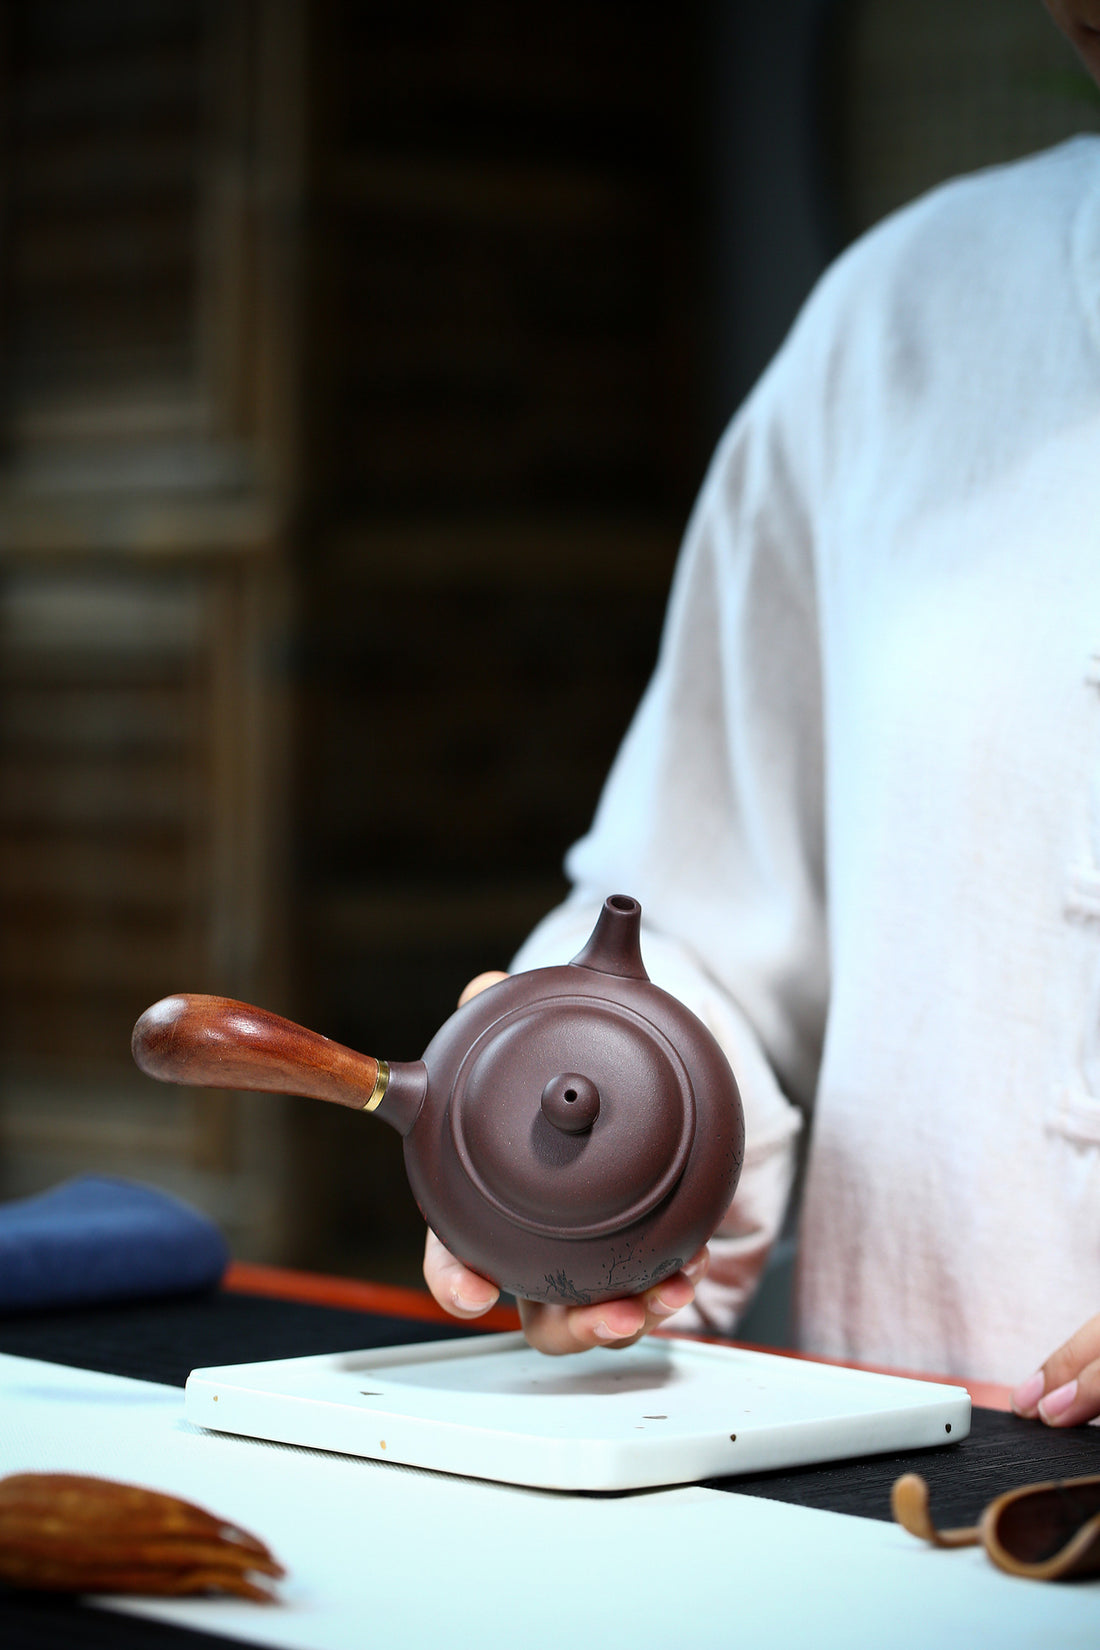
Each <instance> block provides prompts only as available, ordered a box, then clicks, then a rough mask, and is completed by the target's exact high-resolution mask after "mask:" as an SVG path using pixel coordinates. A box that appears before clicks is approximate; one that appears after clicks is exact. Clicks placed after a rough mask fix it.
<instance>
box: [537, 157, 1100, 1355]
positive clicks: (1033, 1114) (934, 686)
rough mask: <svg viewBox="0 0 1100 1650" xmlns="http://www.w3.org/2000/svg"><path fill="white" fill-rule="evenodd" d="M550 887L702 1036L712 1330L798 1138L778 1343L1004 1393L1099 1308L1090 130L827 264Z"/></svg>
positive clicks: (761, 400)
mask: <svg viewBox="0 0 1100 1650" xmlns="http://www.w3.org/2000/svg"><path fill="white" fill-rule="evenodd" d="M568 868H569V871H570V875H571V877H572V878H573V881H574V892H573V894H572V895H571V897H570V899H569V900H568V901H567V903H566V905H565V906H563V907H561V908H560V909H559V910H558V911H557V912H555V913H552V914H551V916H550V917H548V918H547V919H546V921H545V922H544V923H543V924H541V925H540V926H539V928H538V929H536V931H535V933H534V935H532V936H531V938H530V939H529V940H528V941H527V943H526V944H525V946H524V947H523V949H522V950H521V952H520V954H519V957H518V958H517V959H516V964H515V966H520V967H530V966H535V965H537V964H539V963H545V962H551V961H555V962H556V961H560V960H563V958H564V957H567V956H569V955H572V954H573V952H575V951H576V950H578V949H579V947H580V945H581V943H582V942H583V940H584V938H585V937H586V935H587V933H588V931H589V929H590V927H591V924H592V921H593V919H594V915H595V912H596V909H597V908H598V906H599V904H600V902H601V901H602V899H603V898H604V896H605V895H607V894H610V893H615V892H619V893H628V894H633V895H635V896H636V897H637V898H638V899H640V900H641V902H642V906H643V911H644V918H645V930H644V933H643V952H644V955H645V958H646V961H647V966H648V967H649V971H650V973H651V975H652V976H653V978H654V979H656V980H657V981H658V982H659V983H661V984H662V985H664V986H666V987H667V988H668V989H669V990H671V991H673V992H674V993H676V994H677V995H678V996H680V997H681V998H683V1000H685V1001H686V1002H687V1003H689V1004H690V1005H691V1006H692V1007H693V1008H694V1009H695V1010H696V1012H697V1013H699V1014H701V1016H702V1017H703V1019H704V1020H705V1021H707V1023H708V1024H709V1025H710V1026H711V1028H712V1029H713V1030H714V1031H715V1032H716V1034H717V1035H718V1037H719V1039H720V1041H721V1042H722V1043H723V1045H724V1046H725V1048H726V1050H727V1053H728V1054H729V1057H730V1060H731V1063H732V1064H733V1067H734V1070H735V1072H736V1073H737V1076H738V1079H739V1083H740V1086H741V1090H742V1095H743V1098H744V1102H745V1109H746V1119H747V1152H746V1159H745V1168H744V1173H743V1177H742V1182H741V1187H740V1189H739V1191H738V1194H737V1197H736V1198H735V1201H734V1204H733V1207H732V1209H731V1211H730V1214H729V1216H728V1217H727V1220H726V1221H725V1223H724V1225H723V1227H722V1228H721V1230H720V1232H719V1234H718V1236H717V1237H716V1240H715V1243H714V1245H713V1254H714V1261H713V1265H712V1273H711V1276H710V1278H709V1279H708V1280H707V1281H706V1282H705V1283H704V1284H703V1285H702V1286H701V1287H700V1289H699V1292H698V1298H697V1302H698V1303H697V1306H696V1307H693V1308H689V1309H688V1311H687V1312H686V1313H685V1314H682V1315H680V1316H679V1317H678V1318H676V1319H674V1320H673V1322H674V1323H683V1324H684V1325H685V1326H690V1325H695V1326H704V1325H709V1326H712V1327H720V1328H722V1329H725V1330H728V1329H730V1328H732V1327H733V1323H734V1321H735V1318H736V1314H737V1312H738V1310H739V1309H740V1307H741V1306H742V1305H743V1303H744V1301H745V1300H746V1298H747V1296H748V1294H749V1293H750V1292H751V1289H752V1287H753V1284H754V1280H755V1277H756V1275H757V1273H758V1272H759V1270H760V1267H761V1265H762V1263H763V1260H764V1258H765V1256H766V1252H767V1249H768V1246H769V1244H770V1243H771V1242H772V1240H773V1238H774V1236H775V1234H776V1231H777V1229H778V1227H779V1225H780V1222H781V1220H782V1216H783V1210H784V1206H785V1202H786V1199H787V1195H788V1191H789V1186H790V1182H791V1174H792V1167H793V1162H794V1156H795V1147H796V1136H797V1133H798V1129H799V1126H800V1119H801V1118H802V1117H806V1118H807V1119H810V1126H811V1135H810V1143H809V1163H808V1171H807V1179H806V1188H805V1197H804V1203H803V1209H802V1216H801V1226H800V1242H799V1277H798V1324H799V1333H800V1340H801V1344H802V1345H803V1346H805V1347H806V1348H808V1349H810V1350H813V1351H817V1352H820V1353H823V1354H832V1355H837V1356H842V1357H854V1358H861V1359H865V1360H870V1361H875V1362H883V1363H888V1364H893V1365H896V1366H903V1367H910V1368H925V1369H930V1370H934V1371H940V1372H943V1373H951V1374H958V1375H968V1376H973V1377H984V1378H987V1379H993V1380H1005V1381H1017V1380H1020V1379H1022V1378H1023V1377H1024V1376H1026V1375H1027V1374H1028V1373H1030V1371H1031V1370H1032V1369H1033V1368H1035V1367H1036V1366H1037V1365H1038V1364H1039V1362H1040V1361H1041V1360H1042V1359H1043V1358H1045V1357H1046V1356H1047V1355H1048V1354H1049V1353H1050V1352H1051V1351H1052V1350H1053V1349H1054V1348H1055V1347H1056V1346H1057V1345H1058V1344H1059V1343H1060V1342H1061V1341H1062V1340H1064V1339H1065V1337H1066V1336H1067V1335H1069V1334H1070V1333H1071V1331H1073V1330H1074V1329H1075V1328H1077V1327H1078V1326H1079V1325H1080V1324H1081V1323H1082V1322H1083V1321H1084V1320H1085V1319H1086V1318H1088V1317H1090V1316H1091V1315H1092V1314H1093V1313H1095V1312H1098V1311H1100V140H1097V139H1094V138H1079V139H1076V140H1074V141H1073V142H1071V143H1069V144H1065V145H1063V146H1061V147H1059V148H1057V149H1055V150H1052V151H1050V152H1048V153H1046V154H1043V155H1039V156H1037V157H1035V158H1033V159H1031V160H1028V161H1025V162H1022V163H1018V164H1015V165H1012V166H1008V167H1003V168H998V169H995V170H992V171H989V172H985V173H982V174H979V175H977V176H974V177H970V178H965V179H962V180H959V181H957V182H955V183H952V184H949V185H947V186H945V187H943V188H941V189H938V190H936V191H935V192H933V193H932V194H931V195H929V196H927V197H925V198H924V199H923V200H921V201H919V202H917V203H916V204H915V205H914V206H911V207H909V208H907V209H906V210H905V211H903V212H901V213H899V214H897V215H895V216H894V217H892V218H891V219H889V220H887V221H886V222H885V223H884V224H882V225H880V226H879V227H878V228H877V229H875V230H874V231H873V232H872V233H871V234H870V235H868V236H866V237H865V238H864V239H863V240H862V241H861V242H859V243H858V244H857V245H856V246H855V247H853V248H852V249H851V250H850V251H849V252H847V253H846V254H845V255H844V256H843V257H842V258H841V259H840V260H839V261H838V262H837V264H836V265H834V267H833V268H832V270H830V272H829V273H828V274H827V275H826V276H825V278H824V280H823V281H822V282H821V283H820V285H819V287H818V289H817V290H816V292H815V293H814V295H813V296H812V297H811V299H810V300H809V302H808V304H807V306H806V308H805V309H804V311H803V313H802V315H801V316H800V318H799V320H798V321H797V323H796V325H795V327H794V329H793V331H792V333H791V335H790V337H789V338H788V340H787V342H786V344H785V345H784V347H783V349H782V350H781V351H780V352H779V354H778V356H777V357H776V359H775V360H774V362H773V363H772V366H771V367H770V369H769V370H768V372H767V373H766V374H765V375H764V377H763V379H762V380H761V382H760V383H759V385H758V386H757V388H756V390H755V391H754V393H753V394H752V396H751V397H750V398H749V400H748V402H747V403H746V405H745V407H744V408H743V409H742V411H741V413H740V414H739V416H738V417H737V418H736V419H735V420H734V422H733V424H732V425H731V427H730V429H729V430H728V431H727V434H726V436H725V438H724V440H723V441H722V443H721V446H720V447H719V449H718V452H717V454H716V456H715V459H714V461H713V464H712V466H711V469H710V472H709V475H708V477H707V480H706V483H705V486H704V488H703V491H702V493H701V496H700V499H699V502H698V504H697V506H696V509H695V512H694V514H693V517H692V520H691V522H690V525H689V528H688V532H687V537H686V541H685V545H684V550H683V554H682V557H681V561H680V565H679V567H678V570H677V575H676V579H675V582H674V585H673V592H672V597H671V601H670V606H669V612H668V617H667V621H666V628H665V634H664V638H663V641H662V646H661V652H660V657H659V661H658V665H657V669H656V673H655V675H654V677H653V679H652V681H651V683H650V685H649V688H648V690H647V692H646V694H645V697H644V699H643V701H642V703H641V705H640V707H639V710H638V712H637V715H636V717H635V720H634V722H633V725H632V726H631V729H630V731H629V733H628V735H627V737H626V740H625V742H624V744H623V747H622V749H621V751H620V753H619V755H618V758H617V759H616V762H615V765H614V767H613V769H612V771H611V774H610V776H609V779H608V783H607V786H606V789H605V792H604V795H603V797H602V799H601V801H600V804H599V808H598V811H597V815H596V819H595V822H594V824H593V827H592V830H591V832H590V833H589V835H588V836H586V837H585V838H584V839H583V840H582V841H581V842H580V843H578V844H577V845H576V846H575V847H574V848H573V849H572V851H571V853H570V855H569V859H568Z"/></svg>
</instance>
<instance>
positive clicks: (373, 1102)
mask: <svg viewBox="0 0 1100 1650" xmlns="http://www.w3.org/2000/svg"><path fill="white" fill-rule="evenodd" d="M389 1081H390V1068H389V1062H388V1061H386V1060H379V1062H378V1076H377V1077H376V1078H375V1079H374V1087H373V1088H372V1089H371V1091H370V1099H369V1100H368V1101H367V1103H366V1105H365V1106H364V1107H363V1110H364V1111H377V1110H378V1107H379V1106H380V1105H381V1104H382V1102H383V1100H384V1099H385V1098H386V1089H387V1088H388V1087H389Z"/></svg>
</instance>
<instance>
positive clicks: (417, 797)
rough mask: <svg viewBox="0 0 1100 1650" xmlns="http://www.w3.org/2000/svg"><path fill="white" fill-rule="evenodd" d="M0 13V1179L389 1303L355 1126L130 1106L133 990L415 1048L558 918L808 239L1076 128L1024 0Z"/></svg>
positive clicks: (1091, 111)
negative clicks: (129, 1190) (128, 1181)
mask: <svg viewBox="0 0 1100 1650" xmlns="http://www.w3.org/2000/svg"><path fill="white" fill-rule="evenodd" d="M989 5H990V0H967V3H966V4H958V5H950V6H948V5H947V4H946V0H943V3H937V5H936V6H934V7H931V8H928V7H925V8H921V9H920V12H919V14H918V13H914V14H913V15H912V16H908V15H907V16H905V17H899V15H898V13H897V10H896V8H893V7H890V6H888V5H885V4H879V5H874V4H869V3H866V4H854V3H853V4H848V5H838V4H828V3H826V0H800V3H799V4H796V5H793V6H792V7H790V8H778V9H777V13H776V16H775V17H774V18H770V17H769V16H768V15H767V8H760V7H759V6H754V5H751V4H748V3H747V0H746V3H735V0H727V3H719V0H711V3H702V0H697V3H689V4H687V5H684V6H682V7H676V8H670V7H661V8H654V7H638V6H635V5H630V4H627V3H625V0H607V3H605V4H601V5H597V6H593V5H591V4H584V3H580V0H563V3H561V4H559V5H557V6H555V7H554V8H553V9H552V10H548V9H546V8H533V7H525V6H517V5H515V4H505V3H504V0H475V3H472V4H468V5H462V6H458V5H454V4H451V3H443V0H436V3H421V0H404V3H401V4H398V3H396V0H394V3H377V4H374V3H367V4H353V3H351V0H316V3H306V0H222V3H214V0H209V3H204V0H141V3H138V0H33V3H31V0H22V3H21V0H8V4H6V5H4V6H3V7H2V9H0V112H2V124H0V191H2V193H0V213H2V223H0V228H2V240H0V392H2V399H0V1196H14V1195H19V1194H21V1193H25V1192H29V1191H32V1190H35V1189H38V1188H40V1187H42V1186H45V1185H48V1184H51V1183H53V1182H54V1181H56V1180H58V1179H60V1178H62V1177H63V1176H64V1175H67V1174H70V1173H75V1172H81V1171H84V1170H89V1169H93V1170H97V1171H100V1172H108V1173H121V1174H127V1175H132V1176H135V1177H137V1178H142V1179H146V1180H150V1181H152V1182H154V1183H156V1184H160V1185H164V1186H166V1187H168V1188H170V1189H174V1190H176V1191H178V1192H179V1193H181V1195H184V1196H186V1197H189V1198H192V1199H193V1200H195V1201H196V1202H198V1203H199V1204H201V1205H202V1206H203V1207H206V1208H208V1209H210V1210H211V1211H212V1212H213V1213H214V1214H215V1215H216V1217H217V1218H218V1219H219V1220H220V1221H221V1222H222V1224H223V1225H224V1226H225V1228H226V1230H227V1231H228V1233H229V1235H230V1238H231V1241H232V1243H233V1246H234V1249H235V1252H236V1253H237V1254H238V1255H240V1256H242V1257H247V1258H252V1259H279V1260H283V1261H289V1262H293V1263H295V1264H298V1265H313V1266H322V1267H326V1268H330V1269H333V1270H338V1271H364V1272H370V1273H373V1274H374V1275H375V1276H390V1277H396V1278H400V1279H405V1278H408V1277H411V1276H412V1275H414V1273H415V1267H416V1259H415V1255H416V1249H417V1247H418V1244H419V1241H420V1233H421V1227H420V1222H419V1217H418V1215H417V1212H416V1210H415V1208H414V1206H413V1205H412V1200H411V1198H410V1196H409V1194H408V1192H407V1190H406V1189H405V1185H404V1179H403V1175H402V1172H401V1167H400V1149H399V1147H400V1143H399V1141H398V1139H397V1137H396V1136H395V1135H391V1134H390V1133H389V1131H387V1130H385V1129H384V1128H383V1127H382V1126H381V1125H372V1124H371V1123H370V1122H369V1121H365V1120H363V1119H360V1118H357V1117H354V1116H350V1115H348V1114H345V1113H343V1112H340V1111H337V1110H336V1109H335V1108H324V1107H320V1106H316V1105H310V1104H308V1103H306V1102H301V1103H295V1102H291V1101H288V1102H284V1101H277V1100H274V1099H268V1098H266V1097H255V1098H254V1097H238V1096H230V1095H224V1094H217V1093H200V1092H191V1091H182V1090H181V1091H175V1090H166V1089H161V1088H159V1087H157V1086H156V1085H154V1084H151V1083H149V1082H147V1081H146V1080H144V1079H142V1078H140V1077H138V1076H137V1074H136V1073H134V1072H133V1071H132V1069H131V1068H130V1065H129V1059H128V1040H129V1029H130V1026H131V1024H132V1022H133V1020H134V1018H135V1017H136V1015H137V1014H138V1013H139V1012H140V1011H141V1009H143V1008H144V1007H145V1006H146V1005H147V1004H148V1003H149V1002H151V1001H152V1000H154V999H155V998H156V997H158V996H160V995H162V994H164V993H166V992H169V991H172V990H177V989H190V990H211V991H222V992H226V993H228V994H230V995H235V996H241V997H245V998H251V999H255V1000H260V1001H263V1002H265V1003H266V1004H268V1005H269V1006H271V1007H273V1008H276V1009H278V1010H281V1011H283V1012H288V1013H290V1014H292V1015H294V1016H295V1017H298V1018H302V1019H304V1020H306V1022H307V1023H309V1024H311V1025H313V1026H315V1027H316V1028H317V1029H319V1030H322V1031H324V1032H326V1033H328V1034H330V1035H333V1036H336V1037H338V1038H340V1039H342V1040H344V1041H348V1042H350V1043H352V1044H353V1045H355V1046H357V1047H361V1048H364V1049H365V1050H367V1051H368V1052H372V1053H375V1054H379V1055H382V1056H384V1057H389V1058H407V1057H415V1056H416V1055H418V1054H419V1052H420V1050H421V1048H422V1047H423V1044H424V1043H425V1042H426V1041H427V1038H428V1037H429V1036H430V1035H431V1033H432V1032H433V1031H434V1029H435V1027H436V1025H437V1024H438V1023H439V1021H440V1020H441V1019H442V1018H443V1017H444V1016H445V1015H446V1014H447V1013H448V1012H449V1010H450V1008H451V1006H452V1005H453V1002H454V1000H455V997H456V995H457V992H458V990H459V989H460V987H461V985H462V984H463V983H464V981H465V980H466V978H467V977H468V976H469V975H470V974H472V973H474V972H477V971H479V970H480V969H482V968H486V967H493V966H505V965H506V964H507V961H508V958H509V956H510V954H511V952H512V950H513V949H514V947H515V946H516V945H517V944H518V942H519V941H520V939H521V938H522V937H523V935H524V933H525V932H526V930H527V929H528V927H529V926H530V925H531V923H532V922H533V921H534V920H535V919H536V918H537V917H538V916H539V915H541V914H542V913H543V912H544V911H545V910H546V909H547V908H548V907H549V906H550V905H551V904H552V903H553V902H554V901H555V900H556V899H557V898H558V897H559V896H560V894H561V893H562V891H563V889H564V884H563V882H562V879H561V872H560V864H561V858H562V854H563V852H564V850H565V848H566V847H567V846H568V844H569V843H570V842H571V841H572V840H573V839H574V838H575V837H576V836H577V835H579V834H580V833H581V832H582V831H583V830H584V828H585V826H586V824H587V822H588V819H589V817H590V815H591V812H592V808H593V806H594V804H595V801H596V798H597V795H598V791H599V786H600V783H601V780H602V777H603V774H604V772H605V770H606V767H607V764H608V762H609V760H610V758H611V756H612V754H613V752H614V749H615V747H616V745H617V743H618V741H619V739H620V737H621V735H622V732H623V731H624V729H625V726H626V724H627V721H628V719H629V716H630V713H631V710H632V708H633V705H634V703H635V702H636V699H637V697H638V694H639V693H640V691H641V689H642V687H643V686H644V683H645V680H646V677H647V675H648V673H649V670H650V668H651V665H652V661H653V657H654V652H655V648H656V643H657V637H658V633H659V626H660V620H661V613H662V609H663V605H664V600H665V595H666V592H667V585H668V580H669V576H670V573H671V569H672V566H673V562H674V558H675V554H676V549H677V545H678V541H679V537H680V533H681V531H682V527H683V523H684V520H685V518H686V515H687V512H688V510H689V508H690V504H691V500H692V497H693V494H694V491H695V489H696V486H697V484H698V481H699V479H700V477H701V474H702V471H703V468H704V466H705V463H706V460H707V457H708V454H709V450H710V448H711V445H712V443H713V441H714V439H715V437H716V435H717V434H718V432H719V430H720V428H721V425H722V423H723V422H724V420H725V418H726V417H727V416H728V414H729V412H730V411H731V410H732V408H733V406H734V404H735V402H736V400H737V399H738V398H739V396H740V395H741V394H742V393H744V391H745V389H746V388H747V387H748V384H749V383H750V382H751V379H752V376H753V375H754V373H755V372H756V371H758V370H759V367H760V365H761V364H762V363H763V361H764V360H765V359H766V358H767V355H768V354H769V353H770V351H771V350H772V349H773V348H774V346H775V344H776V342H777V341H778V338H779V336H780V335H781V333H782V331H783V329H784V328H785V326H786V324H787V323H788V321H789V319H790V314H791V312H792V310H793V307H794V306H795V304H796V303H797V302H798V301H799V300H800V298H801V296H802V295H803V294H804V292H805V290H806V288H807V286H808V285H809V283H810V281H811V280H812V279H813V277H814V275H815V274H816V273H817V271H818V270H819V269H820V267H821V266H822V265H823V263H824V262H825V260H826V259H827V257H828V256H829V255H830V253H831V252H832V251H834V250H836V249H837V248H838V247H839V246H840V245H842V244H843V243H844V241H845V240H846V239H847V238H849V237H850V235H851V234H853V233H854V232H856V231H857V230H858V229H860V228H862V227H865V226H866V225H867V224H869V223H870V222H873V221H874V220H875V219H876V218H877V217H879V216H881V214H882V213H883V212H884V211H887V210H889V209H890V208H891V207H893V206H894V205H896V204H898V203H899V202H900V201H901V200H903V199H905V198H906V197H907V196H908V195H909V194H910V193H912V192H913V191H914V190H915V189H917V188H921V187H924V186H926V185H927V184H929V183H932V182H934V181H936V179H937V177H941V176H944V175H946V174H947V173H949V172H953V171H957V170H960V169H962V168H965V167H967V166H970V165H977V164H984V163H985V162H987V161H989V160H996V159H999V158H1006V157H1008V156H1009V155H1011V154H1016V153H1022V152H1024V151H1025V150H1027V149H1030V148H1035V147H1038V146H1040V145H1041V144H1043V143H1046V142H1053V141H1056V140H1057V139H1058V138H1059V137H1061V136H1063V135H1065V133H1066V132H1068V131H1071V130H1074V129H1076V128H1078V127H1080V126H1083V125H1091V126H1093V127H1095V126H1096V125H1097V124H1100V122H1098V120H1097V106H1096V103H1095V101H1093V102H1089V101H1088V100H1087V97H1086V96H1085V94H1084V92H1083V89H1082V88H1083V81H1082V77H1081V76H1080V75H1079V74H1077V72H1076V71H1075V70H1074V67H1073V64H1072V60H1071V59H1070V58H1069V57H1068V54H1067V53H1066V51H1065V49H1064V48H1063V47H1062V45H1061V43H1060V41H1059V39H1058V37H1057V36H1056V35H1055V33H1054V31H1053V30H1052V29H1051V28H1050V26H1049V24H1048V23H1047V22H1046V21H1045V20H1044V19H1043V17H1042V15H1041V11H1040V8H1039V6H1038V5H1037V4H1032V3H1031V0H997V4H996V7H995V15H994V13H993V12H990V9H989Z"/></svg>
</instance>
